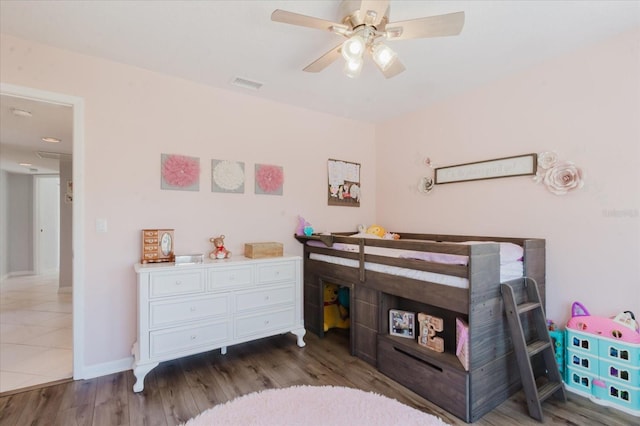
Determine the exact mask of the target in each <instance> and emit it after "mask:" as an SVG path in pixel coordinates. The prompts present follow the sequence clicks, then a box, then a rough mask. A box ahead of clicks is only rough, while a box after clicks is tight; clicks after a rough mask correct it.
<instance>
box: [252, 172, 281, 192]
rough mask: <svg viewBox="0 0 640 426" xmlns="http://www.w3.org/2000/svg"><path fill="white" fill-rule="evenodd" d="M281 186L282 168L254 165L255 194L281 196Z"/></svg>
mask: <svg viewBox="0 0 640 426" xmlns="http://www.w3.org/2000/svg"><path fill="white" fill-rule="evenodd" d="M283 184H284V172H283V171H282V167H280V166H271V165H268V164H256V194H269V195H282V186H283Z"/></svg>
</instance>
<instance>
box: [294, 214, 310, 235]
mask: <svg viewBox="0 0 640 426" xmlns="http://www.w3.org/2000/svg"><path fill="white" fill-rule="evenodd" d="M312 234H313V227H312V226H311V224H310V223H309V222H307V221H306V220H305V218H304V217H302V216H298V226H297V228H296V235H306V236H307V237H310V236H311V235H312Z"/></svg>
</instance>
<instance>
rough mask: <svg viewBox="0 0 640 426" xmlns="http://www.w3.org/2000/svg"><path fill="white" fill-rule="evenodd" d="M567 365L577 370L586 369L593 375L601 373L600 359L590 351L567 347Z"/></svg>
mask: <svg viewBox="0 0 640 426" xmlns="http://www.w3.org/2000/svg"><path fill="white" fill-rule="evenodd" d="M567 365H568V366H569V367H571V368H573V369H575V370H580V371H584V372H586V373H589V374H591V375H593V376H598V374H600V367H599V365H600V359H599V358H598V357H597V356H595V355H591V354H589V353H586V352H583V351H579V350H574V349H567Z"/></svg>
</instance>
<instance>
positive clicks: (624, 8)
mask: <svg viewBox="0 0 640 426" xmlns="http://www.w3.org/2000/svg"><path fill="white" fill-rule="evenodd" d="M339 4H340V0H335V1H333V0H322V1H310V0H305V1H301V0H297V1H268V0H265V1H256V0H254V1H240V0H237V1H222V0H216V1H97V0H94V1H11V0H2V1H0V31H1V32H2V33H6V34H11V35H14V36H17V37H20V38H24V39H28V40H33V41H36V42H41V43H45V44H48V45H52V46H56V47H60V48H63V49H67V50H71V51H76V52H79V53H82V54H86V55H91V56H96V57H102V58H105V59H108V60H111V61H116V62H120V63H125V64H130V65H134V66H137V67H141V68H145V69H148V70H153V71H157V72H160V73H164V74H169V75H173V76H177V77H181V78H184V79H188V80H192V81H196V82H199V83H202V84H206V85H210V86H214V87H219V88H222V89H225V90H231V91H236V92H239V93H244V94H247V95H252V96H258V97H262V98H267V99H271V100H274V101H278V102H283V103H286V104H290V105H297V106H300V107H304V108H309V109H313V110H316V111H321V112H326V113H329V114H335V115H338V116H342V117H347V118H353V119H357V120H365V121H370V122H378V121H382V120H385V119H388V118H392V117H394V116H397V115H401V114H404V113H407V112H410V111H414V110H417V109H420V108H423V107H425V106H427V105H429V104H432V103H434V102H437V101H439V100H442V99H444V98H446V97H450V96H454V95H456V94H458V93H461V92H463V91H467V90H470V89H472V88H474V87H477V86H479V85H482V84H486V83H488V82H491V81H494V80H498V79H500V78H504V77H505V76H506V75H509V74H512V73H515V72H518V71H520V70H524V69H526V68H528V67H531V66H533V65H535V64H537V63H540V62H542V61H545V60H548V59H550V58H553V57H555V56H558V55H562V54H564V53H567V52H570V51H573V50H576V49H579V48H580V47H582V46H586V45H588V44H592V43H595V42H597V41H599V40H603V39H605V38H608V37H611V36H614V35H616V34H618V33H621V32H624V31H627V30H630V29H632V28H637V27H640V1H633V0H632V1H596V0H592V1H562V0H556V1H418V0H414V1H394V0H392V1H391V8H390V14H389V20H390V21H391V22H394V21H400V20H407V19H413V18H419V17H424V16H432V15H439V14H444V13H450V12H457V11H464V12H465V16H466V18H465V25H464V28H463V30H462V33H461V34H460V35H459V36H455V37H441V38H432V39H412V40H399V41H395V42H391V41H389V42H388V44H389V46H390V47H392V48H393V49H394V50H396V52H397V53H398V55H399V58H400V59H401V60H402V62H403V63H404V65H405V66H406V68H407V70H406V71H405V72H403V73H402V74H400V75H398V76H396V77H394V78H392V79H388V80H387V79H385V78H384V77H383V76H382V75H381V74H380V72H379V71H378V70H377V68H376V67H375V65H374V64H373V63H372V62H371V61H370V60H369V61H368V62H365V68H364V70H363V72H362V75H361V76H360V78H358V79H355V80H354V79H349V78H347V77H345V76H344V75H343V73H342V63H341V60H339V61H337V62H336V63H334V64H332V65H330V66H329V67H328V68H327V69H325V70H324V71H322V72H321V73H318V74H314V73H305V72H303V71H302V68H304V67H305V66H306V65H308V64H309V63H311V62H312V61H314V60H315V59H316V58H318V57H319V56H320V55H322V54H324V53H325V52H326V51H328V50H330V49H331V48H333V47H335V46H336V45H338V44H339V43H340V42H341V41H342V40H344V39H343V38H342V37H340V36H338V35H335V34H332V33H329V32H323V31H321V30H316V29H310V28H304V27H298V26H293V25H287V24H283V23H277V22H272V21H271V20H270V15H271V13H272V12H273V11H274V10H275V9H284V10H288V11H292V12H296V13H300V14H304V15H309V16H314V17H318V18H322V19H326V20H330V21H339V20H340V18H341V17H339V16H337V14H338V8H339ZM235 77H241V78H245V79H249V80H254V81H257V82H260V83H263V87H262V88H261V89H260V90H259V91H251V90H248V89H242V88H238V87H235V86H232V85H231V84H230V83H231V81H232V80H233V79H234V78H235ZM3 108H4V102H3ZM3 111H4V110H3ZM3 117H4V116H3ZM9 124H10V123H9ZM5 125H6V123H5V122H4V120H3V123H2V128H3V132H2V135H3V138H4V136H5V135H14V134H15V133H14V132H13V131H5V130H6V129H5ZM1 142H2V143H3V144H4V143H7V142H10V141H6V140H4V139H2V140H1ZM3 147H4V146H3ZM3 151H4V149H3ZM3 156H4V154H3Z"/></svg>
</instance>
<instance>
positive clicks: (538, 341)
mask: <svg viewBox="0 0 640 426" xmlns="http://www.w3.org/2000/svg"><path fill="white" fill-rule="evenodd" d="M520 289H522V290H521V294H522V296H520V297H518V300H520V299H522V301H521V302H520V303H517V302H516V297H517V296H516V290H520ZM500 290H501V292H502V299H503V301H504V310H505V313H506V315H507V321H508V323H509V330H510V331H511V340H512V342H513V348H514V352H515V353H516V359H517V361H518V367H519V369H520V379H521V380H522V387H523V388H524V393H525V396H526V399H527V407H528V409H529V416H531V417H532V418H534V419H536V420H538V421H540V422H542V421H543V414H542V405H541V404H542V402H543V401H545V400H546V399H547V398H549V397H550V396H552V395H555V396H556V398H558V399H560V400H562V401H566V400H567V397H566V394H565V391H564V384H563V383H562V377H561V376H560V370H559V369H558V364H557V362H556V358H555V350H554V345H553V342H552V341H551V337H550V336H549V331H548V329H547V321H546V318H545V314H544V307H543V306H542V303H541V299H540V292H539V291H538V284H537V283H536V281H535V280H534V279H532V278H528V277H525V278H519V279H517V280H512V281H507V282H505V283H502V284H501V285H500ZM528 312H529V313H530V314H529V315H527V318H526V322H527V324H528V327H529V328H532V329H533V330H534V333H529V334H531V335H533V336H535V338H533V340H532V341H529V342H527V338H526V336H525V331H524V329H523V327H522V318H521V316H522V315H523V314H525V313H528ZM537 354H540V357H541V361H542V362H544V370H545V373H544V374H539V376H538V377H536V375H535V371H534V367H533V364H532V358H533V357H534V356H535V355H537ZM536 365H537V364H536ZM537 370H540V368H538V369H537Z"/></svg>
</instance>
